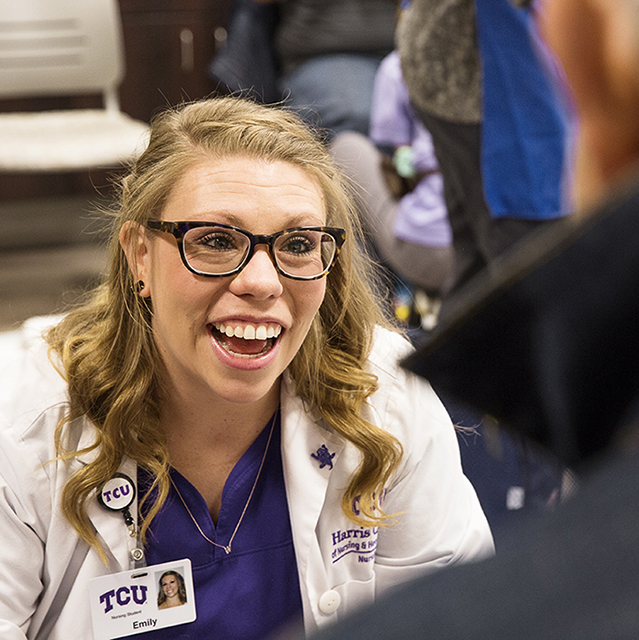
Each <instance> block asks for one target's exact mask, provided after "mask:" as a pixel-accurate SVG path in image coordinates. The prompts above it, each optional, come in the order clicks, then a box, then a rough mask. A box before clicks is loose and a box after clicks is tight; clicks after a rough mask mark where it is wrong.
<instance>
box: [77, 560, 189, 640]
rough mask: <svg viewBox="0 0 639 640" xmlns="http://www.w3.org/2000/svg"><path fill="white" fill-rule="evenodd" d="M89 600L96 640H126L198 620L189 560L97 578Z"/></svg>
mask: <svg viewBox="0 0 639 640" xmlns="http://www.w3.org/2000/svg"><path fill="white" fill-rule="evenodd" d="M89 598H90V601H91V618H92V621H93V634H94V636H95V640H111V639H112V638H125V637H126V636H130V635H133V634H134V633H145V632H146V631H153V630H155V629H163V628H164V627H173V626H175V625H178V624H184V623H186V622H193V621H194V620H195V618H196V613H195V596H194V590H193V575H192V572H191V561H190V560H189V559H188V558H185V559H184V560H176V561H175V562H165V563H163V564H156V565H153V566H150V567H144V568H142V569H134V570H133V571H122V572H121V573H113V574H111V575H108V576H101V577H99V578H93V580H91V581H90V582H89Z"/></svg>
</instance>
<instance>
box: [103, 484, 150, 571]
mask: <svg viewBox="0 0 639 640" xmlns="http://www.w3.org/2000/svg"><path fill="white" fill-rule="evenodd" d="M135 494H136V489H135V483H134V482H133V480H131V478H129V476H127V475H125V474H123V473H116V474H114V475H113V477H112V478H111V479H110V480H107V481H106V482H105V483H104V485H102V489H101V490H100V492H99V493H98V502H99V503H100V504H101V505H102V506H103V507H104V508H105V509H107V510H108V511H120V512H121V513H122V517H123V518H124V524H125V525H126V527H127V529H128V530H129V536H131V538H133V539H134V540H135V543H136V544H135V545H134V546H133V548H131V551H130V553H131V559H132V560H133V561H134V562H135V563H136V567H137V566H138V563H140V562H142V560H143V559H144V551H143V549H142V548H141V546H140V545H139V544H138V540H137V537H138V530H137V526H136V521H135V518H134V517H133V516H132V515H131V511H130V510H129V507H130V506H131V505H132V504H133V501H134V500H135Z"/></svg>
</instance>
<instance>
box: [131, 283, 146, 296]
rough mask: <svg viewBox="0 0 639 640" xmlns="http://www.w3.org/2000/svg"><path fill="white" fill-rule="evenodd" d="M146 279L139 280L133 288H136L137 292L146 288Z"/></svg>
mask: <svg viewBox="0 0 639 640" xmlns="http://www.w3.org/2000/svg"><path fill="white" fill-rule="evenodd" d="M144 286H145V285H144V280H138V281H137V282H136V283H135V285H133V288H134V289H135V292H136V293H140V291H142V289H144Z"/></svg>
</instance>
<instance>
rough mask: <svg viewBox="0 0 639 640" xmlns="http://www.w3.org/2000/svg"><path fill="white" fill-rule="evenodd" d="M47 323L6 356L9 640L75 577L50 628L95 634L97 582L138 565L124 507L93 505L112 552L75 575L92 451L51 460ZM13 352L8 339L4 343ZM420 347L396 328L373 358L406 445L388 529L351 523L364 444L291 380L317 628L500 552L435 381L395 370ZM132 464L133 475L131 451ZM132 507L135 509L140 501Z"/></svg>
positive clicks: (5, 617) (53, 408)
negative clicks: (70, 515) (78, 515)
mask: <svg viewBox="0 0 639 640" xmlns="http://www.w3.org/2000/svg"><path fill="white" fill-rule="evenodd" d="M36 329H37V330H36ZM39 329H40V326H39V324H38V322H34V323H32V326H31V327H30V328H29V327H28V328H27V329H26V330H25V331H22V332H20V333H16V334H15V336H14V340H13V341H12V348H11V349H10V350H11V351H12V352H13V355H11V356H6V360H5V364H4V366H2V365H1V364H0V367H2V368H1V369H0V541H1V542H0V638H2V639H3V640H14V639H15V640H18V639H20V640H24V638H25V637H27V638H30V639H33V638H36V637H37V633H38V629H39V628H40V626H41V625H42V622H43V619H44V618H45V616H46V614H47V611H48V610H49V609H50V608H51V603H52V601H54V598H55V595H56V592H57V591H58V589H59V587H60V585H61V584H67V585H69V586H70V591H69V593H68V596H67V597H66V598H63V600H64V602H63V603H61V602H59V601H55V604H54V607H53V608H54V609H55V615H54V619H55V625H54V626H53V629H52V631H51V633H50V635H49V636H48V637H49V639H50V640H74V639H78V640H89V639H90V638H92V637H93V635H92V630H91V629H92V628H91V620H90V610H89V602H88V587H87V585H88V581H89V580H90V579H91V578H93V577H96V576H100V575H104V574H106V573H111V572H115V571H123V570H128V569H130V568H132V565H131V562H130V558H129V553H130V549H131V548H132V547H133V546H134V545H135V540H132V539H131V538H130V536H129V535H128V532H127V529H126V527H125V524H124V521H123V518H122V515H121V514H120V513H114V512H109V511H106V510H105V509H104V508H102V507H100V506H99V504H98V502H97V500H95V499H92V500H89V502H88V505H87V509H88V515H89V518H90V519H91V522H92V524H93V526H94V527H95V529H96V531H97V532H98V535H99V536H100V539H101V540H102V541H103V542H104V546H105V548H106V549H107V550H108V555H109V565H108V566H105V565H104V564H103V563H102V561H101V560H100V558H99V557H98V554H97V552H95V550H93V549H90V550H89V551H88V552H87V553H86V555H85V556H82V555H81V556H80V562H79V567H78V570H77V572H76V570H74V571H73V572H72V575H71V576H70V577H69V576H67V577H66V578H65V577H64V576H65V571H67V569H68V567H69V563H70V561H71V559H72V557H74V551H76V549H80V547H78V538H77V536H76V534H75V532H74V530H73V529H72V528H71V527H70V525H69V524H68V523H67V521H66V519H65V518H64V516H63V515H62V513H61V510H60V508H59V506H58V505H59V499H60V495H61V491H62V488H63V487H64V484H65V482H66V481H67V479H68V477H69V474H71V473H73V472H74V471H75V470H77V469H78V468H79V467H80V465H82V464H86V463H87V462H88V461H89V459H90V458H91V455H92V454H88V455H84V456H81V457H79V458H77V459H74V460H72V461H71V462H70V463H68V464H67V463H63V462H59V461H58V462H49V461H51V460H52V459H53V458H54V457H55V451H54V445H53V431H54V429H55V426H56V424H57V422H58V420H59V419H60V418H61V417H62V416H63V414H64V412H65V410H66V385H65V382H64V380H63V379H62V377H61V376H60V375H59V374H58V373H57V371H56V370H55V369H54V367H53V366H52V365H51V364H50V362H49V361H48V359H47V356H46V345H45V344H44V343H43V341H42V340H41V339H40V338H39V337H37V334H39V332H40V331H39ZM25 336H26V338H27V342H29V343H30V348H29V350H28V351H25V350H24V349H22V347H21V346H20V347H19V348H15V342H16V340H22V339H23V338H24V337H25ZM2 347H3V345H2V341H0V351H2ZM409 348H410V347H409V346H408V344H407V343H406V342H405V341H404V340H403V339H402V338H401V337H399V336H398V335H396V334H393V333H391V332H388V331H385V330H384V331H382V330H380V331H379V333H378V335H377V339H376V344H375V348H374V352H373V354H372V356H371V359H370V360H371V370H372V371H373V372H374V373H375V374H376V375H377V376H378V377H379V383H380V389H379V390H378V391H377V392H376V393H375V394H374V396H373V398H372V400H371V403H370V405H371V406H370V407H368V408H367V409H366V417H367V419H368V420H370V421H371V422H373V423H375V424H378V425H380V426H383V427H384V428H386V429H388V430H389V431H390V432H392V433H393V434H394V435H395V436H396V437H397V438H399V440H400V441H401V442H402V445H403V447H404V457H403V460H402V463H401V466H400V468H399V472H398V473H397V475H396V477H395V479H394V480H393V482H392V485H391V486H390V487H388V493H387V495H386V498H385V502H384V509H385V511H386V513H397V514H399V515H398V516H397V524H395V526H391V527H386V528H379V530H378V531H377V533H375V532H374V531H373V530H368V531H366V530H364V529H362V528H360V527H357V526H355V525H353V523H352V522H351V521H349V520H348V519H347V518H346V517H345V515H344V513H343V511H342V508H341V504H340V498H341V494H342V492H343V489H344V488H345V486H346V485H347V481H348V478H349V477H350V475H351V473H352V472H353V470H354V469H355V468H356V465H357V462H358V454H357V451H356V450H355V448H354V447H353V446H352V445H351V444H349V443H347V442H345V441H343V440H342V439H341V438H340V437H338V436H337V435H335V434H334V433H332V432H331V431H329V430H328V429H327V428H326V427H325V426H324V425H323V424H322V422H321V421H320V420H318V419H316V418H314V417H313V416H312V414H309V413H308V412H307V411H306V410H305V409H304V407H303V404H302V401H301V400H300V399H299V398H298V397H297V396H296V395H295V393H294V388H293V384H292V383H291V381H290V379H289V378H288V376H285V380H284V384H283V385H282V397H281V415H282V460H283V467H284V479H285V483H286V491H287V498H288V503H289V511H290V518H291V527H292V531H293V540H294V546H295V553H296V558H297V565H298V571H299V581H300V587H301V592H302V601H303V607H304V623H305V627H306V630H307V631H308V632H310V631H313V630H315V629H317V628H318V627H321V626H323V625H325V624H327V623H329V622H331V621H332V620H336V619H337V618H338V617H341V616H343V615H344V614H346V613H348V612H350V611H352V610H353V609H354V608H356V607H358V606H360V605H362V604H365V603H369V602H371V601H373V599H374V598H375V596H376V594H378V593H380V592H382V591H384V590H386V589H388V588H389V587H392V586H393V585H396V584H398V583H400V582H403V581H405V580H407V579H411V578H414V577H417V576H419V575H422V574H424V573H427V572H429V571H433V570H435V569H437V568H439V567H442V566H444V565H447V564H452V563H456V562H460V561H469V560H473V559H479V558H482V557H485V556H487V555H490V554H492V552H493V543H492V538H491V534H490V531H489V528H488V524H487V522H486V519H485V517H484V514H483V512H482V510H481V507H480V505H479V502H478V500H477V497H476V495H475V492H474V490H473V488H472V486H471V485H470V483H469V482H468V480H467V479H466V478H465V477H464V475H463V474H462V471H461V464H460V458H459V450H458V446H457V440H456V436H455V433H454V430H453V426H452V424H451V422H450V419H449V417H448V415H447V413H446V411H445V409H444V408H443V406H442V404H441V403H440V402H439V400H438V399H437V397H436V396H435V394H434V393H433V391H432V389H431V388H430V386H429V385H428V384H427V383H426V382H424V381H423V380H421V379H418V378H416V377H413V376H412V375H411V374H408V373H407V372H405V371H403V370H402V369H400V368H399V367H398V366H397V360H398V358H399V357H400V356H401V355H404V354H405V353H406V352H407V351H408V349H409ZM4 353H5V354H6V353H8V350H7V349H6V348H5V349H4ZM0 357H2V353H0ZM74 433H75V434H77V436H79V438H80V440H79V446H80V447H82V446H84V445H86V444H89V443H91V442H92V440H93V434H94V427H93V426H92V425H91V424H90V423H89V422H88V420H85V419H82V420H79V421H77V423H76V424H75V425H74ZM322 445H326V448H327V449H328V451H329V452H330V453H331V454H334V457H333V458H332V459H331V462H332V465H333V468H332V469H331V466H330V464H325V465H324V466H323V468H322V465H321V462H320V461H318V460H316V459H314V458H313V457H311V454H312V453H316V452H317V450H318V449H319V448H320V447H322ZM93 455H94V454H93ZM120 470H121V471H122V472H123V473H125V474H127V475H128V476H129V477H131V478H133V479H135V477H136V467H135V463H134V462H132V461H131V460H125V461H124V462H123V464H122V467H121V469H120ZM131 512H132V513H137V504H133V505H132V507H131ZM375 539H376V540H377V547H376V550H375V553H368V554H364V553H358V549H360V550H361V549H362V547H361V546H360V547H357V546H356V545H358V544H359V545H363V546H364V548H366V549H368V550H369V551H370V548H371V545H372V546H374V544H375V543H374V540H375ZM76 553H77V551H76ZM75 557H76V559H77V557H78V556H75ZM367 558H372V560H367Z"/></svg>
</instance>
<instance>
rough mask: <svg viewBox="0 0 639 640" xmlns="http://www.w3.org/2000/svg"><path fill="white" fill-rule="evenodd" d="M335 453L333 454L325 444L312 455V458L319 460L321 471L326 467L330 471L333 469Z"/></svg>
mask: <svg viewBox="0 0 639 640" xmlns="http://www.w3.org/2000/svg"><path fill="white" fill-rule="evenodd" d="M334 457H335V454H334V453H331V452H330V451H329V450H328V448H327V447H326V445H325V444H323V445H322V446H321V447H320V448H319V449H318V450H317V451H316V452H315V453H311V458H313V459H314V460H317V461H318V462H319V463H320V469H323V468H324V467H325V466H326V465H328V466H329V469H332V468H333V458H334Z"/></svg>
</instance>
